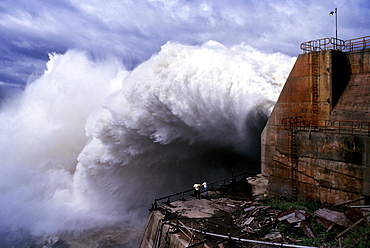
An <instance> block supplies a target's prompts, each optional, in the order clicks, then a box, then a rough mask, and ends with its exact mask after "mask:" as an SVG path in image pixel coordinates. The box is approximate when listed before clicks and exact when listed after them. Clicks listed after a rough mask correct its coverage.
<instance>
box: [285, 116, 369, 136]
mask: <svg viewBox="0 0 370 248" xmlns="http://www.w3.org/2000/svg"><path fill="white" fill-rule="evenodd" d="M318 123H323V124H324V125H320V124H318ZM281 124H282V125H283V128H284V129H291V128H292V127H294V128H297V129H298V130H302V129H306V128H320V129H323V131H324V132H333V131H335V132H338V133H339V134H351V135H353V134H354V133H356V134H365V135H368V136H370V121H356V120H321V121H317V120H313V119H305V118H302V117H286V118H282V119H281Z"/></svg>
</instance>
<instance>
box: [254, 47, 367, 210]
mask: <svg viewBox="0 0 370 248" xmlns="http://www.w3.org/2000/svg"><path fill="white" fill-rule="evenodd" d="M315 61H316V62H315ZM315 84H316V86H315ZM315 91H316V92H315ZM327 121H330V122H327ZM369 121H370V49H367V50H359V51H355V52H348V53H342V52H338V51H333V50H327V51H321V52H318V53H308V54H301V55H299V57H298V59H297V62H296V64H295V65H294V67H293V69H292V71H291V73H290V76H289V78H288V79H287V81H286V84H285V86H284V88H283V90H282V92H281V94H280V97H279V99H278V102H277V103H276V105H275V108H274V110H273V112H272V114H271V116H270V119H269V120H268V122H267V124H266V127H265V129H264V131H263V132H262V135H261V144H262V147H261V153H262V154H261V155H262V156H261V160H262V173H263V174H264V175H265V176H268V177H269V186H268V191H269V194H270V195H275V196H284V197H287V198H292V197H293V196H294V194H295V192H297V191H294V188H297V190H298V195H297V196H296V197H297V198H298V200H308V199H319V200H321V201H324V202H328V203H338V202H343V201H346V200H352V199H357V198H359V197H361V196H363V195H365V196H369V195H370V158H369V157H370V137H369V135H368V134H369V133H368V132H367V131H368V130H367V128H368V127H369V125H370V124H369ZM327 123H330V125H331V126H330V127H329V128H328V127H327V126H326V127H325V124H326V125H328V124H327ZM359 125H360V126H361V127H362V128H357V129H354V130H353V129H351V128H352V127H353V126H355V127H356V126H359ZM339 126H340V128H339ZM369 130H370V129H369Z"/></svg>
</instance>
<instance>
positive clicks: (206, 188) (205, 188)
mask: <svg viewBox="0 0 370 248" xmlns="http://www.w3.org/2000/svg"><path fill="white" fill-rule="evenodd" d="M202 186H203V187H204V192H205V195H206V197H208V185H207V182H203V183H202Z"/></svg>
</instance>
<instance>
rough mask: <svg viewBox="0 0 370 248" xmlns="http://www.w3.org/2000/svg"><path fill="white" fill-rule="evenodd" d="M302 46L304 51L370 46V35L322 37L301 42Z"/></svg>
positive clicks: (346, 50) (351, 48) (359, 48)
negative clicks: (342, 37)
mask: <svg viewBox="0 0 370 248" xmlns="http://www.w3.org/2000/svg"><path fill="white" fill-rule="evenodd" d="M300 48H301V49H302V51H303V52H304V53H310V52H318V51H323V50H330V49H334V50H340V51H343V52H348V51H354V50H361V49H366V48H370V36H364V37H360V38H354V39H350V40H341V39H337V38H334V37H332V38H322V39H317V40H310V41H306V42H303V43H301V45H300Z"/></svg>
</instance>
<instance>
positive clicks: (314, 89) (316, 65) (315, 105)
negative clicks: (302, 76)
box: [311, 52, 320, 123]
mask: <svg viewBox="0 0 370 248" xmlns="http://www.w3.org/2000/svg"><path fill="white" fill-rule="evenodd" d="M311 60H312V61H311V63H312V64H311V65H312V86H311V94H312V99H311V101H312V119H313V121H314V123H317V117H318V115H319V84H320V57H319V52H312V53H311Z"/></svg>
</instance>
